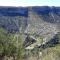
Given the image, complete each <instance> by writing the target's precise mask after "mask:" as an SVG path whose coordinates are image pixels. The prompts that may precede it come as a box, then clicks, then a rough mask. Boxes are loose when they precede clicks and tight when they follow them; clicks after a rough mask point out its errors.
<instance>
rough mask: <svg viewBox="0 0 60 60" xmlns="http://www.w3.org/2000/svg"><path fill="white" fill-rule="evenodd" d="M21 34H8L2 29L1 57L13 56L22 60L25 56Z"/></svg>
mask: <svg viewBox="0 0 60 60" xmlns="http://www.w3.org/2000/svg"><path fill="white" fill-rule="evenodd" d="M21 38H22V37H21V35H20V34H12V33H8V32H7V31H6V30H5V29H3V28H0V56H3V57H4V56H8V57H10V56H13V58H14V59H15V58H17V60H18V59H20V60H22V58H23V55H24V48H23V45H22V44H23V42H22V39H21Z"/></svg>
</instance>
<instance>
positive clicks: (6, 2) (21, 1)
mask: <svg viewBox="0 0 60 60" xmlns="http://www.w3.org/2000/svg"><path fill="white" fill-rule="evenodd" d="M0 6H60V0H0Z"/></svg>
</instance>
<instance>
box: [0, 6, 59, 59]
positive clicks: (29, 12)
mask: <svg viewBox="0 0 60 60" xmlns="http://www.w3.org/2000/svg"><path fill="white" fill-rule="evenodd" d="M1 28H3V29H4V30H6V32H7V33H4V31H3V29H2V31H3V32H2V33H1V35H0V40H1V39H2V40H4V39H3V38H5V37H6V38H5V39H6V41H7V43H8V41H10V40H11V41H12V42H13V41H14V39H15V41H14V44H16V41H17V44H16V45H17V46H18V44H20V40H22V41H23V47H24V49H25V50H26V51H27V53H26V51H25V53H26V54H29V55H26V56H27V60H29V56H32V55H30V52H31V51H32V52H31V54H33V57H32V58H35V55H34V54H38V55H39V53H40V54H42V53H43V54H45V55H46V56H47V55H48V58H47V57H46V56H44V55H42V56H43V57H44V58H42V56H41V58H42V60H49V58H50V57H51V56H50V55H49V54H50V53H49V52H51V53H52V52H53V51H55V50H56V47H57V48H58V49H57V50H56V52H57V56H58V57H59V55H58V52H59V53H60V51H59V49H60V48H59V46H60V7H54V6H52V7H49V6H33V7H32V6H31V7H4V6H0V29H1ZM2 34H3V35H2ZM5 34H6V36H5ZM10 34H11V36H12V37H11V39H10V38H9V35H10ZM1 36H3V38H2V37H1ZM4 36H5V37H4ZM7 36H8V37H7ZM9 39H10V40H9ZM6 41H5V42H6ZM3 44H4V43H3ZM8 45H9V43H8ZM16 45H13V47H16ZM3 46H4V45H3ZM13 47H12V46H11V48H13ZM52 47H53V48H52ZM18 48H20V45H19V46H18ZM18 48H17V47H16V49H17V50H18ZM50 49H52V51H50ZM54 49H55V50H54ZM12 50H13V49H12ZM7 51H8V50H7ZM9 51H10V50H9ZM37 51H38V52H37ZM15 52H16V51H15ZM45 52H46V53H45ZM47 52H48V54H47ZM52 54H53V53H52ZM54 54H55V53H54ZM55 56H56V54H55V55H54V60H56V59H55ZM25 58H26V57H25ZM36 58H39V59H40V57H39V56H37V57H36ZM59 59H60V58H59ZM59 59H57V60H59ZM33 60H34V59H33ZM51 60H53V59H51Z"/></svg>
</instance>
